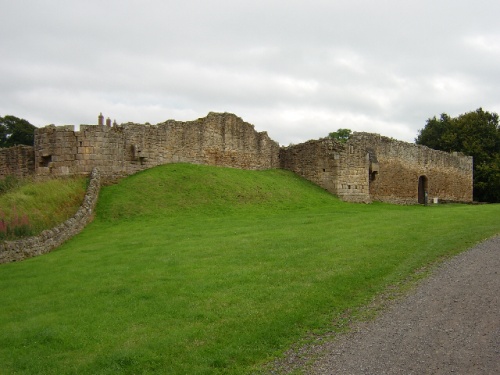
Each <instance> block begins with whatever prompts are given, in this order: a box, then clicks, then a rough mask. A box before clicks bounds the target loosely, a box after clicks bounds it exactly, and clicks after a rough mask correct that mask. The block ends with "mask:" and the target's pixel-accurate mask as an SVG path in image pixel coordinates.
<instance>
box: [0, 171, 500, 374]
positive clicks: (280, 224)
mask: <svg viewBox="0 0 500 375" xmlns="http://www.w3.org/2000/svg"><path fill="white" fill-rule="evenodd" d="M96 212H97V216H96V219H95V220H94V222H93V223H92V224H91V225H90V226H89V227H88V228H87V229H86V230H85V231H84V232H82V233H81V234H80V235H78V236H77V237H75V238H74V239H73V240H71V241H69V242H67V243H66V244H65V245H64V246H62V247H60V248H59V249H58V250H57V251H54V252H52V253H50V254H48V255H44V256H42V257H38V258H32V259H29V260H27V261H23V262H20V263H17V264H6V265H2V266H0V300H1V301H2V309H0V368H2V369H3V371H4V372H5V373H21V374H40V373H47V374H49V373H50V374H51V373H57V374H76V373H77V374H158V373H165V374H244V373H252V372H258V371H260V370H262V368H263V365H264V364H265V363H266V362H267V361H269V360H270V359H272V358H273V357H275V356H278V355H280V354H281V353H283V352H284V351H285V350H286V349H287V348H289V347H290V345H292V344H293V343H295V342H297V341H298V340H300V339H301V338H303V337H305V336H306V335H308V334H310V333H322V332H325V331H329V330H333V329H336V328H335V326H334V325H332V322H334V321H338V320H339V318H340V317H345V316H346V314H347V312H349V311H356V309H357V308H359V307H360V306H363V305H365V304H367V303H369V302H370V301H371V300H372V299H373V298H374V296H376V295H377V294H378V293H381V292H383V291H384V290H385V289H386V288H387V287H388V286H390V285H394V284H397V283H400V282H402V281H403V280H405V279H407V278H408V276H409V275H411V274H412V273H413V272H414V271H415V270H416V269H419V268H421V267H423V266H425V265H428V264H432V263H433V262H435V261H436V260H437V259H441V258H445V257H448V256H451V255H453V254H456V253H457V252H459V251H462V250H464V249H466V248H467V247H470V246H471V245H473V244H474V243H476V242H477V241H480V240H482V239H485V238H487V237H489V236H492V235H494V234H496V233H499V232H500V215H499V214H500V205H482V206H468V205H440V206H431V207H423V206H407V207H402V206H393V205H386V204H380V203H376V204H371V205H361V204H348V203H344V202H341V201H339V200H338V199H337V198H336V197H333V196H331V195H329V194H328V193H326V192H324V191H323V190H321V189H320V188H318V187H316V186H314V185H312V184H310V183H309V182H307V181H305V180H303V179H301V178H298V177H296V176H295V175H293V174H291V173H288V172H285V171H278V170H274V171H261V172H257V171H240V170H235V169H224V168H216V167H206V166H192V165H182V164H178V165H168V166H164V167H159V168H155V169H153V170H149V171H145V172H141V173H139V174H137V175H134V176H131V177H130V178H127V179H125V180H123V181H122V182H121V183H120V184H118V185H114V186H108V187H104V188H103V189H102V192H101V197H100V200H99V203H98V207H97V210H96Z"/></svg>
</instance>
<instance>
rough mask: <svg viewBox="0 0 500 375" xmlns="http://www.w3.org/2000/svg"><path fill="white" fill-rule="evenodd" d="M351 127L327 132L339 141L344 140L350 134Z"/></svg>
mask: <svg viewBox="0 0 500 375" xmlns="http://www.w3.org/2000/svg"><path fill="white" fill-rule="evenodd" d="M351 133H352V131H351V129H338V130H337V131H336V132H331V133H329V134H328V136H329V137H330V138H333V139H337V140H339V141H340V142H342V143H344V142H346V141H347V140H348V139H349V137H350V136H351Z"/></svg>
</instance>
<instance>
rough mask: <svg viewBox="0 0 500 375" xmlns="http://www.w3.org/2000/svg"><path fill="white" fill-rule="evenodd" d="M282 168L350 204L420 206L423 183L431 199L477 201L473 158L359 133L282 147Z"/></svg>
mask: <svg viewBox="0 0 500 375" xmlns="http://www.w3.org/2000/svg"><path fill="white" fill-rule="evenodd" d="M280 161H281V168H284V169H288V170H290V171H293V172H295V173H297V174H299V175H300V176H302V177H304V178H306V179H308V180H310V181H312V182H314V183H316V184H318V185H319V186H321V187H323V188H325V189H326V190H328V191H329V192H331V193H332V194H336V195H338V196H339V197H340V198H342V199H343V200H345V201H349V202H365V203H368V202H370V201H372V200H377V201H383V202H389V203H396V204H416V203H419V180H420V179H421V178H424V179H425V190H426V191H427V193H428V197H429V200H431V199H432V198H438V200H440V201H452V202H472V184H473V181H472V157H469V156H464V155H460V154H449V153H446V152H442V151H436V150H432V149H430V148H428V147H425V146H419V145H415V144H411V143H407V142H401V141H396V140H394V139H391V138H387V137H381V136H380V135H378V134H371V133H354V134H353V135H352V136H351V137H350V138H349V140H348V141H347V142H346V143H340V142H338V141H336V140H333V139H329V138H324V139H320V140H314V141H308V142H305V143H302V144H299V145H294V146H289V147H286V148H282V149H281V152H280Z"/></svg>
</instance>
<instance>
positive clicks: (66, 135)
mask: <svg viewBox="0 0 500 375" xmlns="http://www.w3.org/2000/svg"><path fill="white" fill-rule="evenodd" d="M177 162H185V163H193V164H209V165H218V166H224V167H233V168H242V169H269V168H278V167H279V145H278V144H277V143H276V142H274V141H272V140H271V139H270V138H269V136H268V135H267V133H265V132H261V133H259V132H256V131H255V129H254V126H253V125H251V124H248V123H246V122H243V121H242V120H241V118H239V117H237V116H235V115H233V114H228V113H223V114H220V113H209V114H208V116H207V117H204V118H201V119H198V120H195V121H189V122H181V121H174V120H169V121H166V122H164V123H160V124H158V125H141V124H133V123H127V124H122V125H119V126H113V127H111V126H102V125H81V126H80V131H76V132H75V131H74V128H73V127H68V126H64V127H54V126H48V127H45V128H41V129H37V133H36V135H35V164H36V169H37V173H38V174H42V175H44V174H45V175H56V176H57V175H71V174H84V175H86V174H88V173H90V171H91V170H92V168H94V167H98V168H99V170H100V171H101V174H102V178H103V181H104V182H110V181H114V180H116V179H119V178H121V177H123V176H126V175H130V174H133V173H136V172H138V171H141V170H144V169H148V168H152V167H155V166H157V165H162V164H167V163H177Z"/></svg>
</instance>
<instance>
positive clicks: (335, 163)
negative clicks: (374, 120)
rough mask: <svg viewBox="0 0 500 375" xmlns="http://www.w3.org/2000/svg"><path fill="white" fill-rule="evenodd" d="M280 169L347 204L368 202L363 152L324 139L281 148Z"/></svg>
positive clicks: (366, 166) (367, 185)
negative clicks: (304, 179) (294, 174)
mask: <svg viewBox="0 0 500 375" xmlns="http://www.w3.org/2000/svg"><path fill="white" fill-rule="evenodd" d="M280 161H281V164H280V167H281V168H283V169H287V170H290V171H292V172H294V173H296V174H298V175H300V176H302V177H304V178H306V179H308V180H310V181H312V182H314V183H315V184H317V185H319V186H321V187H323V188H324V189H326V190H328V191H329V192H330V193H332V194H335V195H338V196H339V197H340V198H342V199H343V200H345V201H349V202H365V203H367V202H370V196H369V184H368V173H367V172H366V171H367V168H368V160H367V158H366V152H365V151H364V149H360V148H359V147H354V146H351V147H349V146H346V145H345V144H343V143H340V142H339V141H337V140H334V139H330V138H323V139H319V140H312V141H308V142H305V143H302V144H298V145H294V146H289V147H286V148H282V149H281V152H280Z"/></svg>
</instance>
